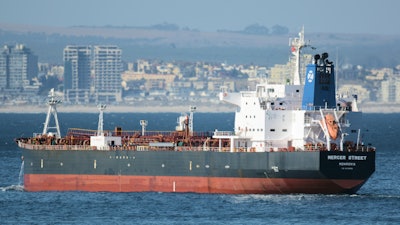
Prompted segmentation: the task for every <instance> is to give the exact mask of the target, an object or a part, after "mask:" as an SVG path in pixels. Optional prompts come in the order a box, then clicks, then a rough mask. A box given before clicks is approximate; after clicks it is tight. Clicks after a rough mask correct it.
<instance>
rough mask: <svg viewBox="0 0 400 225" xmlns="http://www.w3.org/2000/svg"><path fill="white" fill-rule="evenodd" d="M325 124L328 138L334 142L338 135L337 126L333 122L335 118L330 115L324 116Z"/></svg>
mask: <svg viewBox="0 0 400 225" xmlns="http://www.w3.org/2000/svg"><path fill="white" fill-rule="evenodd" d="M325 123H326V128H327V129H328V133H329V136H330V137H331V138H332V139H333V140H336V138H337V137H338V134H339V126H338V124H337V122H336V121H335V117H334V116H333V115H332V114H327V115H325Z"/></svg>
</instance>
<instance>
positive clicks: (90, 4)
mask: <svg viewBox="0 0 400 225" xmlns="http://www.w3.org/2000/svg"><path fill="white" fill-rule="evenodd" d="M164 22H168V23H173V24H177V25H179V26H180V27H181V28H182V27H189V28H191V29H199V30H201V31H216V30H217V29H228V30H242V29H243V28H245V27H246V26H248V25H250V24H254V23H258V24H260V25H263V26H266V27H268V28H270V27H272V26H273V25H276V24H279V25H282V26H286V27H288V28H289V29H290V31H291V32H297V30H299V29H300V28H301V26H302V25H304V26H305V29H306V32H307V31H308V32H329V31H332V32H336V33H373V34H379V33H381V34H400V24H399V22H400V1H399V0H329V1H325V0H107V1H106V0H63V1H61V0H0V23H14V24H28V25H29V24H32V25H49V26H74V25H95V26H103V25H115V26H148V25H154V24H159V23H164Z"/></svg>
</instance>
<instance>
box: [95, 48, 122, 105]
mask: <svg viewBox="0 0 400 225" xmlns="http://www.w3.org/2000/svg"><path fill="white" fill-rule="evenodd" d="M121 57H122V50H121V49H120V48H118V47H117V46H115V45H102V46H94V49H93V60H94V62H93V63H94V64H93V65H94V90H95V99H96V102H112V101H117V102H119V101H121V95H122V87H121V82H122V79H121V73H122V59H121Z"/></svg>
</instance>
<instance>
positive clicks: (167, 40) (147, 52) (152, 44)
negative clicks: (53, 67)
mask: <svg viewBox="0 0 400 225" xmlns="http://www.w3.org/2000/svg"><path fill="white" fill-rule="evenodd" d="M167 25H168V24H167ZM296 36H297V31H296V32H289V33H286V34H249V33H243V32H236V31H226V30H220V31H215V32H204V31H198V30H191V29H188V28H183V29H181V28H179V27H172V28H171V29H162V28H160V27H157V26H154V27H111V26H104V27H87V26H85V27H83V26H76V27H47V26H32V25H29V26H28V25H17V24H4V23H0V43H1V44H14V43H23V44H26V45H27V46H28V47H29V48H30V49H32V50H33V51H34V52H35V54H36V55H38V56H39V61H40V62H49V63H59V64H61V63H62V50H63V48H64V47H65V46H66V45H71V44H74V45H75V44H115V45H118V46H119V47H120V48H121V49H123V58H124V61H134V60H136V59H140V58H148V59H161V60H175V61H176V60H181V61H214V62H228V63H231V64H233V63H236V64H239V63H240V64H259V65H265V66H272V65H274V64H277V63H285V62H286V61H287V58H288V55H289V54H290V48H289V46H288V40H289V38H290V37H296ZM305 39H306V40H310V45H311V46H313V47H315V48H316V50H313V49H314V48H307V49H305V51H308V52H309V53H311V54H313V53H321V52H330V54H331V55H335V54H336V55H337V57H339V58H340V60H341V62H342V63H350V64H353V65H363V66H365V67H371V68H374V67H395V66H397V65H399V64H400V45H399V44H398V42H400V36H389V35H372V34H337V33H308V32H307V28H305Z"/></svg>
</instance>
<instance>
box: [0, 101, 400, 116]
mask: <svg viewBox="0 0 400 225" xmlns="http://www.w3.org/2000/svg"><path fill="white" fill-rule="evenodd" d="M189 107H190V105H187V106H165V105H154V106H151V105H148V106H143V105H142V106H134V105H107V108H106V110H105V112H106V113H107V112H109V113H184V112H189ZM196 108H197V109H196V112H198V113H224V112H227V113H230V112H232V113H233V112H235V111H236V107H235V106H232V105H229V104H221V105H213V104H210V105H198V106H196ZM359 109H360V111H361V112H363V113H383V114H385V113H400V105H397V104H383V103H373V104H372V103H368V104H360V106H359ZM47 110H48V106H47V105H43V106H38V105H7V106H4V105H2V106H0V113H47ZM57 112H59V113H98V112H99V110H98V109H97V106H95V105H87V106H86V105H64V106H63V105H59V106H58V107H57Z"/></svg>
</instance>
